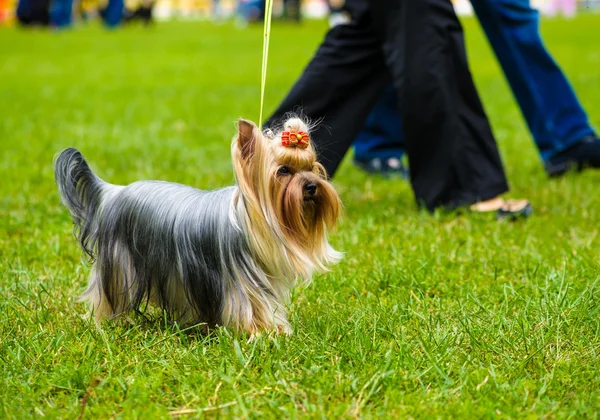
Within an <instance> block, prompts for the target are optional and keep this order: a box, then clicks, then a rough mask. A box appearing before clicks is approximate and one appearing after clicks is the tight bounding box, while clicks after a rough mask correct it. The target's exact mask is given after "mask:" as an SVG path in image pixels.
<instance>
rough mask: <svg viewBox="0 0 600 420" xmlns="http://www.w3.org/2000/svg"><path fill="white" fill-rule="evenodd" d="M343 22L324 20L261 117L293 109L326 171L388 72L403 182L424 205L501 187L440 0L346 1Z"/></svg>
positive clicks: (455, 27)
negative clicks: (403, 159)
mask: <svg viewBox="0 0 600 420" xmlns="http://www.w3.org/2000/svg"><path fill="white" fill-rule="evenodd" d="M346 7H347V9H348V11H349V12H350V14H351V16H352V20H351V22H350V23H349V24H348V25H340V26H336V27H334V28H332V29H331V30H330V31H329V32H328V33H327V35H326V37H325V40H324V41H323V43H322V44H321V46H320V47H319V49H318V51H317V53H316V54H315V56H314V58H313V59H312V61H311V62H310V63H309V65H308V66H307V68H306V69H305V70H304V73H303V74H302V76H301V77H300V79H299V80H298V81H297V82H296V84H295V85H294V87H293V88H292V90H291V91H290V93H289V94H288V96H287V97H286V98H285V99H284V101H283V102H282V103H281V105H280V106H279V108H278V109H277V110H276V111H275V113H274V114H273V116H272V117H271V118H270V119H269V121H268V122H267V124H266V125H267V126H269V125H271V124H274V123H275V122H277V121H279V120H281V119H282V118H284V114H285V113H286V112H289V111H300V110H301V111H302V113H303V114H304V115H306V116H307V117H309V118H311V119H313V120H322V124H321V125H320V128H317V129H316V130H315V131H314V132H313V133H312V140H313V142H314V143H315V146H316V148H317V150H318V154H319V160H320V161H321V162H322V163H323V165H324V166H325V168H326V169H327V171H328V173H329V174H330V176H333V174H334V173H335V171H336V169H337V167H338V165H339V164H340V162H341V160H342V158H343V157H344V154H345V153H346V151H347V150H348V148H349V147H350V145H351V144H352V141H353V140H354V138H355V137H356V135H357V134H358V132H359V131H360V130H361V128H362V126H363V124H364V122H365V119H366V117H367V116H368V114H369V112H370V111H371V109H372V107H373V105H374V104H375V102H376V101H377V100H378V99H379V98H380V96H381V92H382V89H383V88H384V87H385V85H386V84H387V83H389V81H390V78H391V80H392V81H393V83H394V86H395V88H396V91H397V92H398V102H399V104H400V105H401V109H402V117H403V122H404V138H405V141H406V152H407V155H408V159H409V163H410V173H411V183H412V187H413V190H414V193H415V197H416V199H417V202H418V203H419V204H422V205H425V206H426V207H427V208H428V209H429V210H433V209H434V208H436V207H441V206H444V207H457V206H461V205H466V204H472V203H475V202H477V201H481V200H487V199H490V198H493V197H495V196H497V195H499V194H501V193H503V192H506V191H507V190H508V184H507V182H506V178H505V175H504V170H503V167H502V162H501V161H500V156H499V154H498V150H497V147H496V143H495V140H494V137H493V134H492V131H491V128H490V125H489V122H488V120H487V117H486V115H485V111H484V110H483V107H482V105H481V102H480V100H479V97H478V94H477V91H476V89H475V86H474V84H473V80H472V78H471V74H470V72H469V67H468V64H467V58H466V52H465V48H464V39H463V32H462V27H461V26H460V23H459V21H458V19H457V17H456V15H455V13H454V10H453V8H452V5H451V3H450V1H449V0H377V1H375V0H373V1H371V0H347V2H346Z"/></svg>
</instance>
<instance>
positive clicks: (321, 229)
mask: <svg viewBox="0 0 600 420" xmlns="http://www.w3.org/2000/svg"><path fill="white" fill-rule="evenodd" d="M308 133H309V127H308V125H307V124H306V123H305V122H304V121H302V120H301V119H300V118H296V117H291V118H289V119H287V120H286V121H285V123H284V124H283V127H281V129H280V130H278V131H276V132H273V131H271V130H267V131H265V132H264V133H263V132H261V131H260V130H259V129H258V127H257V126H256V125H254V124H253V123H252V122H250V121H247V120H244V119H240V120H239V121H238V133H237V135H236V136H235V137H234V139H233V142H232V147H231V154H232V159H233V167H234V173H235V179H236V185H235V186H232V187H227V188H223V189H219V190H214V191H201V190H198V189H195V188H192V187H188V186H185V185H180V184H175V183H170V182H164V181H139V182H134V183H133V184H130V185H128V186H118V185H113V184H109V183H107V182H105V181H103V180H101V179H100V178H99V177H98V176H96V175H95V174H94V173H93V172H92V170H91V169H90V167H89V166H88V164H87V162H86V161H85V159H84V158H83V156H82V154H81V153H80V152H79V151H77V150H76V149H66V150H64V151H63V152H61V153H60V155H59V156H58V158H57V160H56V163H55V177H56V182H57V184H58V188H59V192H60V195H61V198H62V201H63V202H64V204H65V205H66V206H67V208H68V209H69V211H70V213H71V215H72V217H73V221H74V225H75V236H76V238H77V240H78V241H79V243H80V244H81V247H82V248H83V250H84V251H85V252H86V253H87V254H88V255H89V256H90V258H91V259H92V261H94V264H93V266H92V270H91V276H90V280H89V286H88V288H87V290H86V291H85V292H84V294H83V295H82V296H81V298H80V300H81V301H88V302H89V303H90V306H91V311H92V313H93V315H94V317H95V319H96V320H97V321H101V320H103V319H114V318H118V317H121V316H125V315H127V314H128V313H130V312H132V311H135V312H138V313H139V312H142V311H143V310H144V309H145V308H146V307H147V305H148V303H149V302H151V303H153V304H155V305H157V306H158V307H159V308H161V309H162V310H164V311H165V312H166V314H167V315H168V318H169V319H171V320H172V321H175V322H178V323H179V324H181V325H188V326H189V325H195V324H202V325H204V326H205V328H207V329H208V328H211V327H214V326H217V325H220V326H228V327H231V328H232V329H233V330H235V331H237V332H246V333H249V334H257V333H260V332H262V331H276V332H279V333H284V334H291V332H292V328H291V326H290V323H289V321H288V316H287V307H288V305H289V299H290V292H291V290H292V288H293V287H294V286H296V285H297V284H298V283H304V282H307V281H310V279H311V277H312V275H313V273H315V272H323V271H326V270H327V267H328V266H329V265H330V264H333V263H336V262H337V261H339V260H340V258H341V254H340V253H339V252H337V251H335V250H334V249H333V248H332V247H331V246H330V244H329V242H328V239H327V231H328V230H331V229H332V228H333V227H334V226H335V224H336V222H337V219H338V216H339V214H340V212H341V208H342V206H341V203H340V199H339V197H338V195H337V193H336V191H335V190H334V188H333V187H332V185H331V184H330V183H329V182H328V180H327V175H326V173H325V169H324V168H323V166H321V164H320V163H318V162H317V160H316V154H315V150H314V148H313V145H312V143H311V141H310V137H309V134H308Z"/></svg>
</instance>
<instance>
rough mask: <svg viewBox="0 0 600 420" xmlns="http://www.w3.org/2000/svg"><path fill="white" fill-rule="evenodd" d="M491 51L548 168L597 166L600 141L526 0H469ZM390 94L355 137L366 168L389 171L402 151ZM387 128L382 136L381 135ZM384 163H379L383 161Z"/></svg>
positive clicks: (359, 157)
mask: <svg viewBox="0 0 600 420" xmlns="http://www.w3.org/2000/svg"><path fill="white" fill-rule="evenodd" d="M471 3H472V5H473V9H474V11H475V13H476V15H477V17H478V18H479V21H480V23H481V26H482V27H483V30H484V32H485V33H486V35H487V37H488V40H489V42H490V44H491V45H492V48H493V51H494V52H495V54H496V57H497V58H498V61H499V62H500V65H501V67H502V69H503V71H504V74H505V76H506V78H507V80H508V82H509V84H510V87H511V89H512V91H513V94H514V95H515V97H516V99H517V102H518V104H519V107H520V108H521V112H522V113H523V116H524V117H525V120H526V122H527V125H528V127H529V130H530V132H531V134H532V136H533V138H534V140H535V142H536V145H537V147H538V150H539V152H540V155H541V158H542V160H543V162H544V166H545V169H546V172H547V174H548V175H549V176H560V175H562V174H564V173H565V172H566V171H567V170H568V169H569V168H571V167H575V168H576V169H583V168H584V167H593V168H599V167H600V140H599V139H598V136H597V134H596V133H595V131H594V129H593V128H592V127H591V125H590V124H589V122H588V118H587V115H586V113H585V111H584V110H583V108H582V106H581V104H580V103H579V100H578V99H577V97H576V95H575V93H574V92H573V89H572V88H571V86H570V84H569V82H568V80H567V79H566V77H565V75H564V74H563V72H562V71H561V69H560V67H558V65H557V64H556V62H555V61H554V60H553V59H552V57H551V56H550V54H549V53H548V51H547V50H546V48H545V47H544V44H543V42H542V39H541V34H540V31H539V13H538V12H537V11H536V10H534V9H533V8H532V7H531V6H530V3H529V0H472V2H471ZM395 110H396V104H395V101H394V98H392V99H390V98H389V97H386V96H384V97H382V98H381V100H380V102H379V103H378V105H376V107H375V108H374V110H373V112H372V114H371V115H370V116H369V121H370V125H369V123H368V124H367V125H366V126H365V128H364V130H363V131H361V133H360V134H359V136H358V137H357V139H356V141H355V163H356V164H357V166H359V167H361V168H363V169H365V170H366V171H368V172H380V173H382V174H387V173H388V172H390V168H389V165H386V164H385V163H386V162H387V160H389V159H391V158H390V156H393V160H392V161H397V160H398V159H401V157H402V155H403V145H402V142H403V140H402V134H401V132H399V131H398V127H400V126H401V122H400V121H399V119H397V120H394V119H393V118H390V117H389V114H390V113H393V112H395ZM386 133H390V135H387V136H384V135H383V134H386ZM381 162H383V164H381Z"/></svg>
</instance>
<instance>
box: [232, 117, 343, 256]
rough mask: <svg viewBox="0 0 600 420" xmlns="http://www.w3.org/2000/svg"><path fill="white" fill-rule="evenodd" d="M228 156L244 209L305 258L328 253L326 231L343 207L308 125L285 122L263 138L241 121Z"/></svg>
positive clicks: (254, 129)
mask: <svg viewBox="0 0 600 420" xmlns="http://www.w3.org/2000/svg"><path fill="white" fill-rule="evenodd" d="M232 155H233V162H234V167H235V172H236V178H237V182H238V185H239V187H240V189H241V190H242V194H243V195H244V197H245V199H246V201H247V203H246V205H247V206H249V207H252V208H253V210H254V211H255V212H256V213H255V214H257V216H258V214H262V215H263V217H266V220H267V223H268V224H269V225H272V224H273V223H276V224H277V225H278V227H279V231H280V232H282V234H283V235H284V236H285V240H286V241H288V242H289V243H292V244H295V245H296V246H297V247H299V248H301V250H303V251H304V252H305V253H307V254H309V255H314V254H315V253H316V254H319V253H320V252H326V250H324V249H320V248H323V247H325V245H326V241H325V244H323V241H324V239H323V238H324V237H325V233H326V229H332V228H334V226H335V224H336V222H337V220H338V217H339V215H340V212H341V209H342V205H341V202H340V198H339V196H338V194H337V193H336V191H335V189H334V188H333V186H332V185H331V184H330V183H329V181H328V180H327V174H326V172H325V169H324V168H323V166H322V165H321V164H320V163H319V162H317V157H316V154H315V149H314V146H313V144H312V142H311V140H310V134H309V128H308V126H307V124H306V123H305V122H303V121H302V120H301V119H300V118H289V119H287V120H286V121H285V122H284V124H283V126H282V127H280V128H279V129H278V130H276V131H271V130H267V131H265V132H264V133H261V131H260V130H259V129H258V127H256V125H254V124H253V123H252V122H250V121H247V120H243V119H240V120H239V121H238V135H237V137H236V138H235V139H234V142H233V147H232ZM314 256H315V257H316V256H317V255H314Z"/></svg>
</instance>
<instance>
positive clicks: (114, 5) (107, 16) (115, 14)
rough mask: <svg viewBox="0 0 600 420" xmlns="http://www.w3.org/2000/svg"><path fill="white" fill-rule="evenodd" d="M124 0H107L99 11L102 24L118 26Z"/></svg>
mask: <svg viewBox="0 0 600 420" xmlns="http://www.w3.org/2000/svg"><path fill="white" fill-rule="evenodd" d="M124 7H125V2H124V0H108V4H107V5H106V7H105V8H104V9H103V10H102V11H101V12H100V16H101V17H102V20H103V21H104V24H105V25H106V26H108V27H109V28H114V27H116V26H118V25H119V24H120V23H121V21H122V20H123V8H124Z"/></svg>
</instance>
